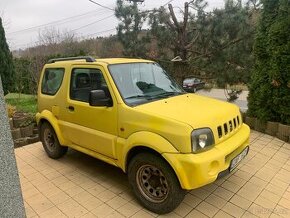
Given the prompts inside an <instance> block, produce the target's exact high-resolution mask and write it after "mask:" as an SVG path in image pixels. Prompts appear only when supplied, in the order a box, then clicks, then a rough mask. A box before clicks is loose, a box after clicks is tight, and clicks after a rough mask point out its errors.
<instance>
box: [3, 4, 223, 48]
mask: <svg viewBox="0 0 290 218" xmlns="http://www.w3.org/2000/svg"><path fill="white" fill-rule="evenodd" d="M94 1H95V2H97V3H99V4H101V5H104V6H106V7H108V8H111V9H114V7H115V4H116V0H94ZM187 1H188V0H187ZM168 2H169V0H145V1H144V3H142V4H141V5H140V9H141V10H148V9H153V8H156V7H159V6H161V5H164V4H166V3H168ZM184 2H186V0H172V1H171V4H172V5H173V7H174V8H175V11H176V13H177V14H178V17H181V15H182V14H181V13H180V9H179V8H183V5H184ZM207 2H208V10H211V9H213V8H220V7H222V6H223V5H224V0H207ZM0 17H1V18H2V20H3V25H4V29H5V33H6V39H7V41H8V44H9V47H10V50H16V49H25V48H27V47H32V46H34V45H36V44H37V43H39V33H41V32H45V31H47V30H51V29H55V30H58V31H60V32H61V33H65V32H73V33H74V35H75V36H76V37H77V39H79V40H81V39H85V38H92V37H97V36H108V35H110V34H116V27H117V25H118V20H117V19H116V17H115V16H114V11H112V10H110V9H106V8H102V7H100V6H99V5H97V4H94V3H92V2H90V1H89V0H0Z"/></svg>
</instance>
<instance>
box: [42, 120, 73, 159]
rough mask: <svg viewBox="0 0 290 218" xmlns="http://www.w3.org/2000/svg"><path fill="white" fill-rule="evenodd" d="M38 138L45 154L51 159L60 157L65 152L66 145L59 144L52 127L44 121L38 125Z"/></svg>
mask: <svg viewBox="0 0 290 218" xmlns="http://www.w3.org/2000/svg"><path fill="white" fill-rule="evenodd" d="M40 140H41V142H42V145H43V148H44V150H45V152H46V153H47V155H48V156H49V157H50V158H52V159H58V158H61V157H62V156H63V155H65V153H66V152H67V149H68V148H67V147H65V146H62V145H60V143H59V141H58V138H57V135H56V134H55V131H54V129H53V127H52V126H51V125H50V124H49V123H48V122H44V123H43V124H41V126H40Z"/></svg>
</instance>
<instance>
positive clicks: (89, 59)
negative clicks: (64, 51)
mask: <svg viewBox="0 0 290 218" xmlns="http://www.w3.org/2000/svg"><path fill="white" fill-rule="evenodd" d="M82 59H85V60H86V62H95V61H96V60H95V59H94V58H93V57H91V56H78V57H68V58H54V59H50V60H49V61H48V62H47V63H48V64H51V63H55V62H58V61H72V60H82Z"/></svg>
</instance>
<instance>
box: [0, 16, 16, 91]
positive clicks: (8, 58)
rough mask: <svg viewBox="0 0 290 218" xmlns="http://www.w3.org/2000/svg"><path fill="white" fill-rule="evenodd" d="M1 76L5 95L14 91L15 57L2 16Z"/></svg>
mask: <svg viewBox="0 0 290 218" xmlns="http://www.w3.org/2000/svg"><path fill="white" fill-rule="evenodd" d="M0 76H1V79H2V84H3V90H4V95H6V94H7V93H8V92H11V91H13V79H14V67H13V58H12V54H11V52H10V50H9V47H8V44H7V42H6V38H5V32H4V28H3V25H2V19H1V17H0Z"/></svg>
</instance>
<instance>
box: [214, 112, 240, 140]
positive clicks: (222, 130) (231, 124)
mask: <svg viewBox="0 0 290 218" xmlns="http://www.w3.org/2000/svg"><path fill="white" fill-rule="evenodd" d="M240 125H241V122H240V117H239V116H236V117H234V118H233V119H231V120H229V121H227V122H225V123H224V124H223V125H220V126H218V127H217V132H218V136H219V138H221V137H223V136H226V135H228V134H229V133H231V132H233V131H234V130H235V129H237V128H238V127H239V126H240Z"/></svg>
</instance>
